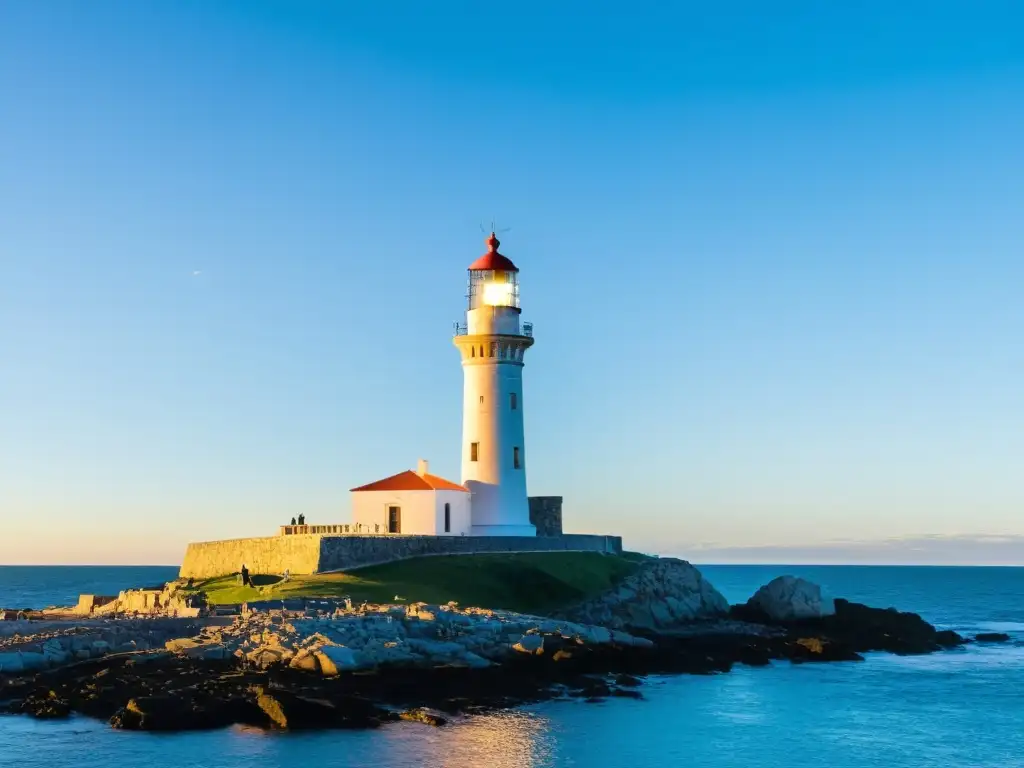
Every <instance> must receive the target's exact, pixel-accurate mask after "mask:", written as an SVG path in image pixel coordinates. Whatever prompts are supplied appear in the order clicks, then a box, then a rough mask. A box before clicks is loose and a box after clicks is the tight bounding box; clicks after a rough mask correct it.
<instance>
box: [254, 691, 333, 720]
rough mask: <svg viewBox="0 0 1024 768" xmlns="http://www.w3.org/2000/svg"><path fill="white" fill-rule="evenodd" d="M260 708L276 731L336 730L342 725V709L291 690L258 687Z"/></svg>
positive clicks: (257, 698)
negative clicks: (338, 725) (290, 691)
mask: <svg viewBox="0 0 1024 768" xmlns="http://www.w3.org/2000/svg"><path fill="white" fill-rule="evenodd" d="M253 693H254V694H255V696H256V706H257V707H259V708H260V711H262V712H263V714H264V715H266V716H267V719H268V720H269V721H270V725H271V727H272V728H276V729H279V730H288V731H295V730H304V729H309V728H332V727H334V726H336V725H337V724H339V723H340V722H341V719H342V718H341V714H340V713H339V712H338V708H337V707H335V706H334V705H333V704H331V703H330V702H328V701H323V700H316V699H308V698H306V697H304V696H297V695H295V694H294V693H289V692H288V691H281V690H274V691H268V690H267V689H266V688H264V687H262V686H257V687H256V688H254V690H253Z"/></svg>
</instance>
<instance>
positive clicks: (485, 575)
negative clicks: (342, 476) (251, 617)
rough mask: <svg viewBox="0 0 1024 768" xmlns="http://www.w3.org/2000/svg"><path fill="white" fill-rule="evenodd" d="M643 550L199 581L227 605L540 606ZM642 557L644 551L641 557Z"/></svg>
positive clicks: (424, 560)
mask: <svg viewBox="0 0 1024 768" xmlns="http://www.w3.org/2000/svg"><path fill="white" fill-rule="evenodd" d="M641 558H642V556H641V557H637V556H636V555H635V553H627V554H625V555H623V556H616V555H602V554H598V553H595V552H523V553H516V554H494V555H444V556H438V557H419V558H414V559H411V560H401V561H398V562H395V563H387V564H385V565H375V566H371V567H369V568H361V569H359V570H357V571H353V572H351V573H324V574H317V575H315V576H292V577H291V578H290V579H289V580H288V581H282V580H281V578H280V576H277V575H265V574H263V575H254V576H253V577H252V578H253V581H254V582H255V583H256V585H257V586H256V587H255V588H253V587H242V586H241V585H240V584H239V583H238V576H223V577H220V578H216V579H210V580H208V581H204V582H200V583H197V584H196V587H197V588H198V589H202V590H203V591H205V592H206V594H207V597H208V599H209V600H210V602H211V603H214V604H218V605H224V604H230V603H241V602H246V601H252V600H269V599H277V598H289V597H342V596H348V597H351V598H352V599H353V600H358V601H361V600H366V601H369V602H381V603H385V602H387V603H390V602H394V600H395V596H396V595H397V596H398V597H400V598H404V599H405V600H407V601H409V602H416V601H423V602H427V603H447V602H448V601H449V600H455V601H456V602H458V603H459V604H461V605H475V606H480V607H482V608H505V609H508V610H513V611H523V612H525V613H541V614H543V613H544V612H546V611H550V610H553V609H556V608H559V607H561V606H564V605H569V604H572V603H574V602H577V601H579V600H583V599H585V598H588V597H592V596H593V595H596V594H599V593H601V592H603V591H605V590H606V589H608V588H610V587H612V586H613V585H615V584H616V583H617V582H618V581H620V580H621V579H623V578H625V577H626V576H628V575H629V574H630V573H632V572H633V571H634V570H636V568H637V567H638V566H639V564H640V562H642V559H641ZM643 559H645V558H643Z"/></svg>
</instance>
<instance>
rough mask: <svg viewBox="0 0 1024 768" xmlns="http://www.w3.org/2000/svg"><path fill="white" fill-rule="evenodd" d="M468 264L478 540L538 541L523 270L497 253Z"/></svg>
mask: <svg viewBox="0 0 1024 768" xmlns="http://www.w3.org/2000/svg"><path fill="white" fill-rule="evenodd" d="M485 242H486V243H487V253H485V254H484V255H483V256H481V257H480V258H479V259H477V260H476V261H474V262H473V263H472V264H470V265H469V291H468V293H467V299H468V306H467V308H466V323H465V325H459V326H457V328H456V332H455V338H454V340H453V341H454V343H455V346H456V347H457V348H458V350H459V352H460V353H461V355H462V371H463V402H462V484H463V486H465V488H466V489H467V490H468V491H469V492H470V494H471V501H470V508H471V519H472V535H474V536H536V535H537V531H536V529H535V528H534V526H533V525H531V523H530V509H529V500H528V498H527V495H526V444H525V440H524V430H523V400H524V398H523V358H524V356H525V354H526V350H527V349H529V348H530V347H531V346H532V345H533V327H532V326H531V325H530V324H528V323H522V322H520V312H521V310H520V307H519V269H518V267H516V265H515V264H513V263H512V260H511V259H509V258H508V257H507V256H503V255H502V254H501V253H499V252H498V246H499V245H501V243H500V242H499V241H498V238H497V237H495V235H494V233H493V232H492V233H491V236H490V237H488V238H487V240H486V241H485Z"/></svg>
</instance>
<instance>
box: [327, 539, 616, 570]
mask: <svg viewBox="0 0 1024 768" xmlns="http://www.w3.org/2000/svg"><path fill="white" fill-rule="evenodd" d="M560 551H565V552H607V553H609V554H621V552H622V539H621V537H619V536H595V535H589V534H571V535H567V536H543V537H542V536H324V537H323V542H322V543H321V545H320V570H321V571H341V570H347V569H350V568H359V567H362V566H366V565H379V564H380V563H389V562H392V561H394V560H405V559H407V558H410V557H423V556H425V555H469V554H486V553H500V552H560Z"/></svg>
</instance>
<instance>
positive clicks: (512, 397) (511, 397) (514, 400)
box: [508, 392, 519, 411]
mask: <svg viewBox="0 0 1024 768" xmlns="http://www.w3.org/2000/svg"><path fill="white" fill-rule="evenodd" d="M508 399H509V404H510V405H511V406H512V410H513V411H514V410H515V409H516V408H518V407H519V399H518V397H517V396H516V393H515V392H513V393H511V394H510V395H509V396H508Z"/></svg>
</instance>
